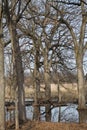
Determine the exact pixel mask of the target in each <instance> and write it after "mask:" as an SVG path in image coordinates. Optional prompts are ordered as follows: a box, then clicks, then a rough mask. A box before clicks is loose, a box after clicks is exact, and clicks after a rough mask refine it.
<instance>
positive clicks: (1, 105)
mask: <svg viewBox="0 0 87 130" xmlns="http://www.w3.org/2000/svg"><path fill="white" fill-rule="evenodd" d="M0 35H2V1H1V0H0ZM0 130H5V86H4V45H3V42H2V37H0Z"/></svg>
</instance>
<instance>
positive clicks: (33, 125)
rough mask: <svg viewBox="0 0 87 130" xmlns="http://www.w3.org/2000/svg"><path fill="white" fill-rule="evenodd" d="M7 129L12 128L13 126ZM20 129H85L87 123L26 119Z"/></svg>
mask: <svg viewBox="0 0 87 130" xmlns="http://www.w3.org/2000/svg"><path fill="white" fill-rule="evenodd" d="M8 130H14V128H9V129H8ZM20 130H87V124H86V123H82V124H78V123H52V122H39V121H38V122H35V121H27V122H26V123H24V124H22V125H21V126H20Z"/></svg>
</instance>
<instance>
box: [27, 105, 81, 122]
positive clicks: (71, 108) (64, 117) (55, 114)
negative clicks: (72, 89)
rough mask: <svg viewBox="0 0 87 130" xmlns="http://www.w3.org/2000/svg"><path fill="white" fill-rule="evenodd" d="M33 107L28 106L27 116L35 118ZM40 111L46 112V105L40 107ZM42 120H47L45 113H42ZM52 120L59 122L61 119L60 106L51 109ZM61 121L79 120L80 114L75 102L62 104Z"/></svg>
mask: <svg viewBox="0 0 87 130" xmlns="http://www.w3.org/2000/svg"><path fill="white" fill-rule="evenodd" d="M33 111H34V109H33V107H32V106H27V107H26V115H27V118H28V119H30V120H32V119H33ZM40 112H41V113H44V112H45V107H43V106H42V107H40ZM41 120H42V121H45V114H42V115H41ZM51 121H52V122H58V121H59V107H55V108H53V109H52V110H51ZM60 122H79V114H78V111H77V105H75V104H67V106H62V107H61V108H60Z"/></svg>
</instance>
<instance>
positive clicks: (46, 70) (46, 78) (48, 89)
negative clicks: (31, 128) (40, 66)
mask: <svg viewBox="0 0 87 130" xmlns="http://www.w3.org/2000/svg"><path fill="white" fill-rule="evenodd" d="M49 67H50V66H49V63H48V50H47V48H45V52H44V82H45V96H46V100H47V102H48V104H47V105H46V108H45V111H46V121H51V105H50V103H49V100H50V99H51V85H50V76H49V72H50V68H49Z"/></svg>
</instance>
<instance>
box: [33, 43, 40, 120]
mask: <svg viewBox="0 0 87 130" xmlns="http://www.w3.org/2000/svg"><path fill="white" fill-rule="evenodd" d="M35 50H36V53H35V65H34V90H35V96H34V101H35V102H34V120H40V106H39V103H38V102H39V97H40V96H39V95H40V77H39V62H40V61H39V44H38V43H36V44H35Z"/></svg>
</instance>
